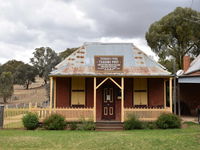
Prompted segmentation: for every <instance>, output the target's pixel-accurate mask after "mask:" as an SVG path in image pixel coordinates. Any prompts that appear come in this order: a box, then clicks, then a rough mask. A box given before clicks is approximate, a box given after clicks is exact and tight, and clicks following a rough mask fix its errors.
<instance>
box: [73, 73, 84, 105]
mask: <svg viewBox="0 0 200 150" xmlns="http://www.w3.org/2000/svg"><path fill="white" fill-rule="evenodd" d="M71 95H72V96H71V105H72V106H73V105H85V78H82V77H73V78H72V94H71Z"/></svg>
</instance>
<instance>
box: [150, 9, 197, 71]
mask: <svg viewBox="0 0 200 150" xmlns="http://www.w3.org/2000/svg"><path fill="white" fill-rule="evenodd" d="M191 18H193V19H194V20H193V21H196V20H197V18H200V13H199V12H197V11H195V10H192V9H190V8H181V7H177V8H176V9H175V10H174V11H173V12H171V13H169V14H168V15H166V16H164V17H163V18H162V19H161V20H159V21H156V22H155V23H153V24H152V25H151V26H150V28H149V30H148V32H147V33H146V40H147V43H148V45H149V46H150V47H151V48H152V50H153V51H154V52H155V53H156V54H157V55H158V56H159V59H160V62H161V64H163V65H165V66H166V67H167V68H168V69H170V66H171V64H170V65H168V63H170V62H171V59H173V58H175V59H176V63H177V68H178V69H181V68H182V60H183V56H184V55H186V54H187V55H191V56H192V57H195V56H197V55H198V54H199V53H200V40H199V39H200V32H199V27H200V25H199V24H198V23H194V22H193V21H190V19H191ZM195 18H196V20H195ZM166 59H169V61H167V62H166V61H164V60H166ZM170 70H171V69H170Z"/></svg>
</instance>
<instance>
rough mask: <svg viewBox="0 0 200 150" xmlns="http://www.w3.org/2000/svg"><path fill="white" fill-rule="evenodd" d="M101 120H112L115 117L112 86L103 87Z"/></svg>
mask: <svg viewBox="0 0 200 150" xmlns="http://www.w3.org/2000/svg"><path fill="white" fill-rule="evenodd" d="M102 101H103V107H102V108H103V110H102V112H103V114H102V119H103V120H112V119H115V101H114V95H113V88H104V89H103V100H102Z"/></svg>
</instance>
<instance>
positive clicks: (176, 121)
mask: <svg viewBox="0 0 200 150" xmlns="http://www.w3.org/2000/svg"><path fill="white" fill-rule="evenodd" d="M156 125H157V127H158V128H160V129H168V128H171V129H172V128H180V127H181V119H180V118H179V117H178V116H176V115H174V114H161V115H160V116H159V117H158V119H157V121H156Z"/></svg>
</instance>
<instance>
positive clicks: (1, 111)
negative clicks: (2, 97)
mask: <svg viewBox="0 0 200 150" xmlns="http://www.w3.org/2000/svg"><path fill="white" fill-rule="evenodd" d="M3 120H4V105H0V129H2V128H3Z"/></svg>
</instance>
